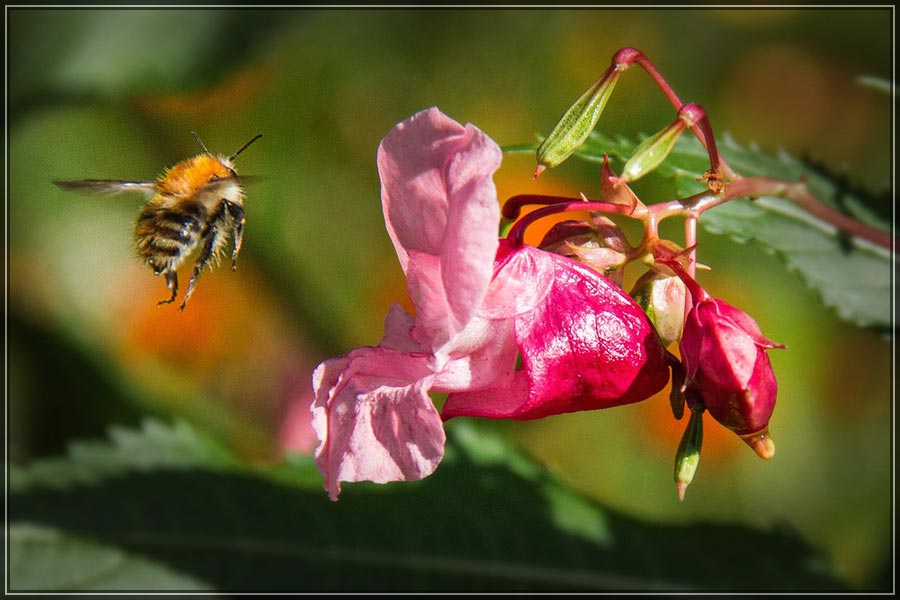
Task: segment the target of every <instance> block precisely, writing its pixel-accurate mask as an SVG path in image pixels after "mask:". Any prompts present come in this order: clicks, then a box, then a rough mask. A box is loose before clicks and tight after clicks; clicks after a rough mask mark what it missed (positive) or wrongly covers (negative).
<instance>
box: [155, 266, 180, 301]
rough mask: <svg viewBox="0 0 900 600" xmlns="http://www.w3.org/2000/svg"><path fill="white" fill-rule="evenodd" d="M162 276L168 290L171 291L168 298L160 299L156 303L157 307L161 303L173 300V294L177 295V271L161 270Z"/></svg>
mask: <svg viewBox="0 0 900 600" xmlns="http://www.w3.org/2000/svg"><path fill="white" fill-rule="evenodd" d="M163 276H164V277H165V278H166V287H167V288H168V289H169V291H171V292H172V295H171V296H170V297H169V299H168V300H160V301H159V302H157V303H156V307H157V308H159V307H160V306H162V305H163V304H172V303H173V302H175V296H177V295H178V273H176V272H175V271H174V270H172V271H163Z"/></svg>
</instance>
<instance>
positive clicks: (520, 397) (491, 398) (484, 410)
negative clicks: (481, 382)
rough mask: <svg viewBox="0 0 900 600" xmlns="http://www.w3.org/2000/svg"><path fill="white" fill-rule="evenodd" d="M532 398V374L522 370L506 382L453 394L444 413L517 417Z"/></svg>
mask: <svg viewBox="0 0 900 600" xmlns="http://www.w3.org/2000/svg"><path fill="white" fill-rule="evenodd" d="M526 402H528V377H527V376H526V374H525V372H524V371H518V372H517V373H516V374H515V377H514V378H512V379H511V380H509V381H507V382H506V383H505V384H504V385H500V386H497V387H492V388H490V389H484V390H478V391H474V392H460V393H455V394H450V395H449V396H448V397H447V401H446V402H445V403H444V407H443V408H442V409H441V417H442V418H443V419H444V420H447V419H451V418H453V417H485V418H488V419H516V418H520V417H519V416H518V415H520V414H521V413H522V407H523V405H524V404H525V403H526Z"/></svg>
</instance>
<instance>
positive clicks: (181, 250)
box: [54, 132, 262, 310]
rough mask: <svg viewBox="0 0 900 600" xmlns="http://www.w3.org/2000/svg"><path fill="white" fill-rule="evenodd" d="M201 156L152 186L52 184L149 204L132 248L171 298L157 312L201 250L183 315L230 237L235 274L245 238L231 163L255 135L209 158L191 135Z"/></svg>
mask: <svg viewBox="0 0 900 600" xmlns="http://www.w3.org/2000/svg"><path fill="white" fill-rule="evenodd" d="M191 134H192V135H193V136H194V139H196V140H197V143H198V144H200V148H202V149H203V153H202V154H199V155H197V156H194V157H193V158H189V159H187V160H184V161H182V162H180V163H178V164H176V165H175V166H173V167H172V168H170V169H167V170H166V171H165V172H164V173H163V174H162V175H160V176H159V178H157V180H156V181H119V180H111V179H80V180H75V181H54V183H55V184H56V185H57V186H59V187H60V188H62V189H64V190H72V191H77V192H82V193H91V194H118V193H121V192H131V191H137V192H141V193H143V194H144V195H145V196H146V197H147V198H149V200H148V201H147V203H146V204H145V205H144V206H143V208H141V211H140V213H139V214H138V217H137V221H136V222H135V224H134V244H135V247H136V249H137V252H138V256H139V257H140V258H141V260H142V261H143V263H144V264H145V265H147V266H148V267H150V268H151V269H152V270H153V273H154V274H155V275H162V276H163V277H165V279H166V287H167V288H168V290H169V292H171V295H170V296H169V298H167V299H165V300H161V301H159V302H158V303H157V306H162V305H163V304H171V303H172V302H174V301H175V298H176V296H177V295H178V274H177V270H178V268H179V267H180V266H181V265H182V264H183V263H184V262H185V261H186V260H187V259H188V258H190V257H191V256H192V255H193V254H194V253H195V252H197V250H198V248H199V253H198V254H197V259H196V261H195V262H194V271H193V274H192V275H191V279H190V281H189V282H188V286H187V291H186V292H185V294H184V298H183V299H182V301H181V305H180V306H179V307H178V308H179V310H184V307H185V305H186V304H187V301H188V299H189V298H190V297H191V294H192V293H193V292H194V287H195V286H196V285H197V280H198V279H199V278H200V274H201V273H202V272H203V269H205V268H206V267H207V266H208V265H210V263H211V262H213V261H215V262H216V263H218V261H219V258H220V257H221V255H222V252H223V251H224V249H225V246H226V244H227V242H228V238H229V237H231V239H232V241H233V246H232V251H231V269H232V270H234V269H235V268H237V256H238V253H239V252H240V251H241V241H242V239H243V233H244V223H245V219H244V190H243V188H242V187H241V182H240V180H239V179H238V176H237V173H236V172H235V170H234V159H235V158H236V157H237V156H238V155H239V154H240V153H241V152H243V151H244V150H246V149H247V147H248V146H250V144H252V143H253V142H255V141H256V140H258V139H259V138H261V137H262V134H259V135H256V136H255V137H253V139H251V140H250V141H249V142H247V143H246V144H244V145H243V146H241V148H240V149H239V150H238V151H237V152H235V153H234V154H232V155H231V156H227V157H226V156H221V155H216V154H212V153H211V152H210V151H209V150H207V149H206V146H205V145H204V144H203V142H202V141H201V140H200V136H198V135H197V134H196V133H194V132H191Z"/></svg>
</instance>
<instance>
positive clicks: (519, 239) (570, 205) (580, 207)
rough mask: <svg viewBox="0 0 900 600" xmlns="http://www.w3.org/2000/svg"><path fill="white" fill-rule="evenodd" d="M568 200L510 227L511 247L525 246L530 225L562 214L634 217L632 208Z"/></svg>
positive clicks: (507, 235) (546, 207)
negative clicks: (588, 213) (591, 213)
mask: <svg viewBox="0 0 900 600" xmlns="http://www.w3.org/2000/svg"><path fill="white" fill-rule="evenodd" d="M538 198H548V199H549V198H554V197H553V196H538ZM557 199H558V197H557ZM567 200H569V202H555V203H553V204H551V205H550V206H545V207H544V208H539V209H537V210H534V211H532V212H530V213H528V214H527V215H525V216H523V217H522V218H521V219H519V220H518V221H516V222H515V224H514V225H513V226H512V227H510V229H509V232H507V234H506V239H507V240H509V244H510V246H512V247H513V248H519V247H521V246H522V245H523V244H524V240H525V229H526V228H528V226H529V225H531V224H532V223H534V222H535V221H537V220H538V219H542V218H544V217H548V216H550V215H555V214H557V213H561V212H570V211H595V212H604V213H613V214H619V215H625V216H632V214H631V213H632V208H631V207H630V206H623V205H621V204H610V203H609V202H585V201H583V200H577V201H571V199H567Z"/></svg>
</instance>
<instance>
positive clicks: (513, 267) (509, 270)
mask: <svg viewBox="0 0 900 600" xmlns="http://www.w3.org/2000/svg"><path fill="white" fill-rule="evenodd" d="M546 254H547V253H545V252H541V251H539V250H535V249H534V248H530V247H528V246H526V247H523V248H521V249H518V250H513V249H512V248H511V247H510V245H509V242H508V241H507V240H506V239H503V240H501V242H500V248H499V250H498V251H497V266H496V268H495V272H496V275H495V276H494V279H493V281H491V285H490V288H488V293H487V296H486V297H485V299H484V304H483V305H482V307H481V309H480V310H479V313H478V314H479V316H481V317H484V318H485V319H510V318H512V317H515V316H516V315H520V314H522V313H525V312H528V311H530V310H532V309H534V307H535V306H537V305H538V304H540V303H541V302H543V301H544V300H545V298H546V297H547V293H548V292H549V291H550V288H551V287H552V285H553V278H554V276H555V274H554V266H553V263H550V262H547V261H546V260H543V257H544V256H545V255H546Z"/></svg>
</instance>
